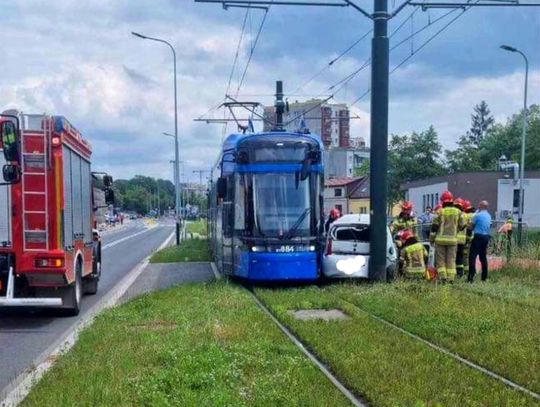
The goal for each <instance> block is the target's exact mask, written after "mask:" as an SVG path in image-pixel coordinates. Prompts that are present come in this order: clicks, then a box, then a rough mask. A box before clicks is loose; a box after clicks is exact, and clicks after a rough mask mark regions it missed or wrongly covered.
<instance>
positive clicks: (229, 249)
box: [208, 130, 324, 281]
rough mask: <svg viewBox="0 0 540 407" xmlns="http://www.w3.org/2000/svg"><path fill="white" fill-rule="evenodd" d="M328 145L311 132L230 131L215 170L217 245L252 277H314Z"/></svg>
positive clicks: (224, 264)
mask: <svg viewBox="0 0 540 407" xmlns="http://www.w3.org/2000/svg"><path fill="white" fill-rule="evenodd" d="M322 150H323V145H322V142H321V139H320V137H319V136H317V135H315V134H309V133H307V132H297V133H295V132H289V131H283V130H279V131H271V132H261V133H248V134H231V135H229V136H228V137H227V138H226V140H225V141H224V143H223V146H222V149H221V153H220V156H219V159H218V161H217V163H216V165H215V166H214V168H213V169H212V171H211V172H212V176H211V185H210V191H209V216H208V218H209V234H210V246H211V251H212V254H213V257H214V260H215V264H216V266H217V267H218V269H219V270H220V271H221V272H222V273H223V274H225V275H229V276H234V277H239V278H242V279H245V280H248V281H312V280H316V279H317V278H318V277H319V275H320V264H321V258H320V257H321V252H322V250H320V248H321V244H322V242H323V240H322V237H323V232H324V219H323V213H322V211H323V195H322V194H323V185H324V174H323V163H322Z"/></svg>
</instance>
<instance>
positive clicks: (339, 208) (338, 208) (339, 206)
mask: <svg viewBox="0 0 540 407" xmlns="http://www.w3.org/2000/svg"><path fill="white" fill-rule="evenodd" d="M336 209H337V210H338V211H339V213H341V214H343V206H342V205H336Z"/></svg>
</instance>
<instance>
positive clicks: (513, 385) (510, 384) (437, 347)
mask: <svg viewBox="0 0 540 407" xmlns="http://www.w3.org/2000/svg"><path fill="white" fill-rule="evenodd" d="M334 299H336V300H338V301H341V302H343V303H346V304H347V305H348V306H350V307H353V308H355V309H357V310H358V311H360V312H362V313H363V314H365V315H367V316H369V317H370V318H372V319H374V320H375V321H378V322H380V323H382V324H384V325H385V326H387V327H390V328H392V329H394V330H396V331H398V332H400V333H402V334H404V335H406V336H408V337H410V338H412V339H414V340H416V341H418V342H421V343H422V344H424V345H426V346H428V347H430V348H432V349H434V350H436V351H437V352H440V353H442V354H444V355H446V356H449V357H451V358H453V359H454V360H456V361H458V362H460V363H462V364H464V365H466V366H468V367H469V368H471V369H474V370H476V371H479V372H481V373H483V374H484V375H486V376H489V377H491V378H493V379H496V380H498V381H500V382H502V383H504V384H505V385H506V386H508V387H510V388H512V389H514V390H517V391H520V392H522V393H525V394H527V395H528V396H531V397H533V398H534V399H536V400H540V394H538V393H536V392H534V391H532V390H529V389H527V388H526V387H524V386H522V385H520V384H518V383H516V382H514V381H512V380H510V379H508V378H506V377H504V376H502V375H500V374H498V373H496V372H493V371H492V370H489V369H488V368H486V367H484V366H481V365H479V364H477V363H475V362H473V361H471V360H469V359H467V358H465V357H463V356H461V355H459V354H457V353H455V352H452V351H451V350H449V349H446V348H444V347H442V346H440V345H437V344H435V343H433V342H431V341H429V340H427V339H425V338H422V337H421V336H419V335H417V334H415V333H413V332H410V331H408V330H406V329H404V328H402V327H400V326H398V325H396V324H395V323H393V322H391V321H388V320H386V319H384V318H382V317H380V316H378V315H375V314H373V313H371V312H369V311H366V310H365V309H363V308H362V307H360V306H358V305H357V304H355V303H353V302H351V301H350V300H348V299H346V298H343V297H340V296H334Z"/></svg>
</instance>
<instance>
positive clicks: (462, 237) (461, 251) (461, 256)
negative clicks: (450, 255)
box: [456, 213, 469, 277]
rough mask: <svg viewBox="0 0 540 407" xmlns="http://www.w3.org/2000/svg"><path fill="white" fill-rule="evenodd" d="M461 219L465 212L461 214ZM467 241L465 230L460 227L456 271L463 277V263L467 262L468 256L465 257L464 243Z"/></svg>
mask: <svg viewBox="0 0 540 407" xmlns="http://www.w3.org/2000/svg"><path fill="white" fill-rule="evenodd" d="M461 215H462V217H463V219H464V218H465V214H464V213H462V214H461ZM466 243H467V230H465V229H462V230H460V231H459V232H458V234H457V253H456V272H457V276H458V277H463V271H464V268H465V263H468V262H469V258H468V257H465V244H466Z"/></svg>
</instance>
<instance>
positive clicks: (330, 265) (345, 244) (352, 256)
mask: <svg viewBox="0 0 540 407" xmlns="http://www.w3.org/2000/svg"><path fill="white" fill-rule="evenodd" d="M369 239H370V228H369V215H344V216H342V217H341V218H339V219H338V220H336V221H335V222H334V223H332V225H331V226H330V229H329V230H328V235H327V237H326V249H325V252H324V255H323V262H322V267H323V274H324V276H325V277H328V278H368V268H369V257H370V247H369ZM386 240H387V243H386V244H387V254H386V267H387V275H388V276H389V278H393V277H394V275H395V272H396V270H397V263H398V258H397V249H396V247H395V244H394V241H393V239H392V236H391V234H390V229H389V228H388V227H387V238H386Z"/></svg>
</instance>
